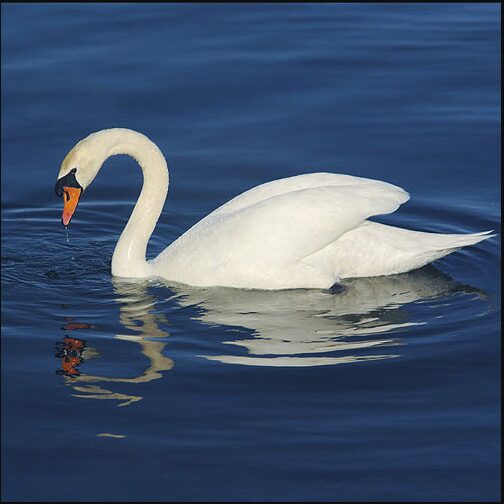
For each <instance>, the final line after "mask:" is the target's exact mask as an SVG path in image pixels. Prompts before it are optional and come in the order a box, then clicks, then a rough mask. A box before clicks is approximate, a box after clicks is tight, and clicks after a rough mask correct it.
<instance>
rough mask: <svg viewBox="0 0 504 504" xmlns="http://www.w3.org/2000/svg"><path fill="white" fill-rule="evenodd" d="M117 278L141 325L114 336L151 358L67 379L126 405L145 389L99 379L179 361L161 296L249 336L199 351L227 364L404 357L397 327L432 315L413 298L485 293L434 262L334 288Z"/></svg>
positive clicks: (159, 371) (122, 301) (128, 315)
mask: <svg viewBox="0 0 504 504" xmlns="http://www.w3.org/2000/svg"><path fill="white" fill-rule="evenodd" d="M112 283H113V286H114V291H115V293H116V295H117V297H116V301H117V302H118V303H119V308H120V317H119V320H120V322H121V325H122V326H123V327H124V328H125V329H127V330H128V331H132V332H135V333H137V334H136V335H127V334H117V335H115V338H117V339H121V340H124V341H129V342H132V343H135V344H138V345H139V346H140V352H141V353H142V354H143V355H144V356H145V357H147V359H148V362H149V365H148V367H147V368H145V369H144V370H143V371H141V372H139V373H138V374H137V375H136V376H133V377H131V378H123V377H113V376H98V375H91V374H86V373H80V374H76V375H74V376H72V377H66V380H67V383H68V384H70V385H72V386H73V388H74V390H75V392H77V394H74V395H75V396H77V397H83V398H90V399H115V400H118V401H122V402H121V403H120V404H119V406H127V405H129V404H132V403H133V402H136V401H139V400H141V399H142V396H141V395H138V393H136V394H135V395H130V394H124V393H119V392H113V391H111V390H108V389H106V388H102V387H101V386H99V385H97V383H100V382H101V383H111V382H115V383H129V384H142V383H147V382H150V381H152V380H156V379H159V378H161V377H162V376H163V372H165V371H169V370H170V369H172V367H173V361H172V359H170V358H168V357H165V356H164V349H165V346H166V344H167V343H166V341H165V338H166V337H167V336H168V333H167V332H166V331H164V330H163V329H162V328H161V327H160V326H163V325H166V324H167V323H168V321H167V320H166V318H165V316H164V315H163V314H159V313H155V311H156V312H159V302H160V301H166V302H169V303H173V302H175V303H177V304H178V305H179V306H182V307H189V306H192V307H195V308H196V310H195V311H196V313H197V315H196V316H194V317H193V318H194V319H195V320H198V321H200V322H202V323H204V324H206V325H210V326H213V327H214V328H215V327H220V328H222V330H223V333H224V334H225V335H226V336H227V335H229V334H231V333H232V334H239V335H240V336H243V337H239V338H237V339H235V340H231V341H223V343H224V344H225V345H226V348H227V349H229V352H228V353H223V354H221V355H200V356H201V357H202V358H205V359H208V360H211V361H218V362H221V363H226V364H240V365H247V366H277V367H278V366H280V367H287V366H322V365H334V364H343V363H353V362H362V361H371V360H378V359H388V358H394V357H398V356H399V355H400V353H399V349H400V346H401V345H403V344H404V341H403V340H402V339H401V338H399V337H397V336H394V334H396V333H397V332H399V331H404V329H408V330H409V329H410V328H413V327H415V326H418V325H421V324H426V323H428V321H421V322H418V321H417V322H415V321H412V320H411V314H410V310H409V309H408V305H410V304H411V303H420V302H429V301H432V300H435V299H440V298H441V299H443V300H447V299H448V298H450V297H451V296H453V295H455V294H459V293H471V294H476V295H477V296H478V297H486V294H485V293H484V292H483V291H481V290H478V289H475V288H473V287H470V286H467V285H463V284H461V283H459V282H456V281H454V280H452V279H451V278H450V277H449V276H448V275H445V274H444V273H442V272H440V271H439V270H437V269H436V268H435V267H433V266H427V267H425V268H422V269H420V270H417V271H413V272H410V273H404V274H401V275H394V276H388V277H374V278H359V279H354V280H348V281H346V282H345V284H344V286H343V289H342V290H341V292H338V293H335V294H332V293H331V292H328V291H323V290H314V289H313V290H308V289H296V290H283V291H260V290H243V289H230V288H216V287H214V288H194V287H188V286H185V285H173V284H169V285H168V284H165V283H164V282H162V281H160V280H156V281H133V280H120V279H116V278H113V279H112ZM151 286H157V287H159V286H164V287H168V289H169V290H170V292H171V293H172V295H171V296H170V297H168V298H167V299H159V298H156V297H155V296H153V295H152V294H149V293H148V290H149V287H151ZM156 306H157V309H156ZM214 331H215V329H214ZM160 338H161V339H160ZM156 340H157V341H156ZM377 348H379V349H380V350H379V351H378V353H377V352H376V349H377ZM233 349H234V350H233ZM84 353H85V357H86V359H90V358H96V357H99V356H100V355H99V353H98V352H97V351H96V350H94V349H91V348H86V350H85V352H84ZM110 369H112V370H113V366H111V367H110Z"/></svg>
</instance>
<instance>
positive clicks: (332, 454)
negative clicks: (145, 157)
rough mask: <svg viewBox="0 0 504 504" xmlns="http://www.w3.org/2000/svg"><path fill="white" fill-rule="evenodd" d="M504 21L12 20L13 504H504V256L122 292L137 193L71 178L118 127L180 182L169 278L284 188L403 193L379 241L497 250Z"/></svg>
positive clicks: (210, 14)
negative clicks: (258, 283)
mask: <svg viewBox="0 0 504 504" xmlns="http://www.w3.org/2000/svg"><path fill="white" fill-rule="evenodd" d="M500 71H501V70H500V6H499V5H498V4H481V5H480V4H443V5H436V4H404V5H400V4H384V5H377V4H374V5H373V4H276V5H267V4H255V5H254V4H234V5H225V4H220V5H211V4H200V5H192V4H178V5H177V4H102V5H99V4H46V5H36V4H31V5H23V4H2V192H1V194H2V499H4V500H12V501H22V500H39V501H77V500H81V501H85V500H91V501H99V500H105V501H113V500H119V501H120V500H122V501H144V500H146V501H147V500H154V501H176V500H185V501H195V500H217V501H233V500H238V501H245V500H255V501H267V500H273V501H301V500H305V501H366V500H370V501H402V500H406V501H422V500H429V501H432V500H441V501H460V500H472V501H483V500H498V499H499V498H500V399H501V397H500V234H499V236H498V237H495V238H492V239H490V240H487V241H485V242H482V243H480V244H478V245H476V246H472V247H468V248H465V249H463V250H460V251H458V252H456V253H454V254H451V255H449V256H447V257H445V258H443V259H442V260H440V261H438V262H436V263H435V264H434V265H432V266H429V267H426V268H423V269H421V270H418V271H414V272H410V273H407V274H403V275H397V276H390V277H382V278H373V279H359V280H348V281H347V282H345V290H344V291H342V292H340V293H336V294H330V293H328V292H325V291H319V290H293V291H283V292H261V291H246V290H233V289H223V288H220V289H219V288H207V289H201V288H200V289H198V288H191V287H186V286H182V285H169V284H165V283H163V282H161V281H155V280H152V281H145V282H125V281H120V280H118V279H113V278H111V276H110V259H111V255H112V252H113V249H114V245H115V243H116V241H117V238H118V236H119V234H120V232H121V230H122V229H123V227H124V225H125V223H126V221H127V219H128V216H129V214H130V212H131V209H132V207H133V204H134V203H135V201H136V198H137V196H138V193H139V189H140V185H141V172H140V170H139V169H138V167H137V166H136V165H135V162H134V161H133V160H132V159H130V158H128V157H125V156H118V157H115V158H112V159H110V160H108V161H107V162H106V164H105V166H104V168H103V170H102V171H101V172H100V174H99V176H98V177H97V178H96V180H95V181H94V183H93V185H92V187H91V188H89V189H88V190H87V191H86V193H85V195H84V196H83V198H82V201H81V203H80V204H79V208H78V210H77V213H76V215H75V217H74V219H73V221H72V224H71V226H70V228H69V234H68V242H67V238H66V235H65V231H64V228H63V227H62V226H61V223H60V217H61V207H62V202H61V200H60V199H58V198H56V196H55V195H54V184H55V182H56V177H57V173H58V170H59V165H60V163H61V161H62V159H63V157H64V156H65V154H66V153H67V152H68V150H69V149H70V148H71V147H72V146H73V145H74V144H75V143H76V142H77V141H78V140H80V139H81V138H83V137H85V136H86V135H88V134H89V133H91V132H93V131H96V130H99V129H102V128H108V127H129V128H132V129H135V130H138V131H141V132H143V133H145V134H147V135H148V136H149V137H150V138H152V140H153V141H155V142H156V143H157V144H158V145H159V147H160V148H161V150H162V151H163V152H164V154H165V155H166V157H167V160H168V163H169V166H170V191H169V197H168V201H167V203H166V206H165V211H164V213H163V215H162V217H161V219H160V222H159V224H158V226H157V228H156V230H155V233H154V236H153V238H152V239H151V242H150V246H149V250H148V256H149V257H154V256H155V255H156V254H157V253H159V252H160V251H161V250H163V249H164V248H165V247H166V246H167V245H168V244H169V243H170V242H171V241H173V240H174V239H175V238H176V237H177V236H179V235H180V234H181V233H183V232H184V231H185V230H187V229H188V228H189V227H190V226H191V225H192V224H193V223H195V222H197V221H198V220H199V219H201V218H202V217H203V216H205V215H206V214H207V213H209V212H210V211H211V210H213V209H214V208H216V207H217V206H219V205H220V204H222V203H224V202H225V201H227V200H228V199H230V198H232V197H233V196H235V195H237V194H239V193H240V192H242V191H244V190H247V189H249V188H251V187H253V186H255V185H258V184H260V183H263V182H266V181H269V180H273V179H276V178H281V177H286V176H291V175H296V174H300V173H305V172H313V171H332V172H335V173H349V174H352V175H358V176H364V177H370V178H377V179H380V180H385V181H387V182H391V183H394V184H397V185H399V186H401V187H404V188H405V189H406V190H407V191H408V192H410V193H411V196H412V198H411V200H410V201H409V202H408V203H407V204H405V205H404V206H403V207H401V208H400V209H399V210H398V211H397V212H396V213H394V214H391V215H388V216H383V217H377V218H376V219H375V220H377V221H380V222H385V223H389V224H393V225H398V226H403V227H407V228H410V229H417V230H424V231H434V232H436V231H437V232H477V231H484V230H489V229H495V230H496V231H497V232H498V233H500Z"/></svg>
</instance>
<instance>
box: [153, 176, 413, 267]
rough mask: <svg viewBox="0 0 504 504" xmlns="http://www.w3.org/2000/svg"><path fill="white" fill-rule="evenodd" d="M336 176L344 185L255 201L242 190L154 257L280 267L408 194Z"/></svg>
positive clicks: (383, 211)
mask: <svg viewBox="0 0 504 504" xmlns="http://www.w3.org/2000/svg"><path fill="white" fill-rule="evenodd" d="M312 175H331V174H312ZM305 177H306V176H305ZM340 177H344V178H346V180H345V181H344V182H346V184H344V185H339V186H338V185H324V186H318V187H309V188H302V189H294V190H290V191H287V192H286V191H284V192H283V193H280V194H277V195H274V196H270V197H263V198H262V199H261V198H260V197H258V195H259V196H265V192H268V190H266V191H265V192H263V193H262V194H261V193H260V191H259V193H256V194H255V195H253V196H254V197H255V203H250V199H251V198H250V195H249V199H248V200H247V193H244V194H242V195H240V196H239V197H238V198H235V200H231V201H230V202H229V203H227V204H226V205H223V206H222V207H220V208H219V209H217V210H216V211H214V212H212V213H211V214H210V215H208V216H207V217H206V218H205V219H203V220H202V221H200V222H199V223H197V224H196V225H195V226H193V227H192V228H191V229H190V230H189V231H187V232H186V233H185V234H184V235H182V236H181V237H180V238H179V239H178V240H176V241H175V242H174V243H173V244H172V245H170V247H168V249H166V250H165V252H163V254H161V255H160V256H159V257H158V258H157V259H156V260H164V259H168V257H167V255H171V256H172V257H173V256H177V255H180V256H182V255H183V256H184V261H183V262H184V263H185V264H187V263H188V262H189V263H191V262H192V261H194V262H193V264H194V267H195V268H198V265H205V268H212V267H222V266H224V265H226V266H227V267H230V266H231V264H237V265H243V267H244V268H256V269H257V268H263V267H264V268H266V267H268V268H270V267H281V266H282V264H287V263H289V262H292V261H296V260H300V259H302V258H303V257H306V256H307V255H310V254H313V253H314V252H316V251H318V250H320V249H322V248H323V247H325V246H326V245H328V244H329V243H331V242H333V241H334V240H336V239H337V238H338V237H339V236H341V235H342V234H343V233H345V232H346V231H348V230H350V229H353V228H354V227H356V226H358V225H359V224H360V223H361V222H362V221H364V220H365V219H366V218H368V217H370V216H372V215H378V214H386V213H391V212H394V211H395V210H396V209H397V208H398V207H399V205H400V204H401V203H403V202H405V201H407V200H408V198H409V195H408V194H407V193H406V192H405V191H403V190H402V189H401V188H399V187H396V186H393V185H391V184H387V183H384V182H379V181H373V180H368V179H358V180H359V182H357V183H355V184H351V183H350V182H351V181H350V180H349V179H356V178H357V177H350V176H340ZM347 177H348V178H347ZM293 178H294V179H295V178H296V177H293ZM333 180H334V179H333ZM278 182H282V184H280V185H279V186H278V187H277V188H273V189H274V190H273V191H271V189H272V188H271V187H270V188H269V190H270V192H269V194H271V193H272V192H275V190H276V191H280V190H281V189H286V186H291V187H292V186H294V187H295V185H296V181H293V180H292V179H284V180H283V181H278ZM297 182H299V181H297ZM313 182H315V180H313ZM326 183H327V182H326ZM261 187H262V186H259V187H258V188H255V189H254V190H255V191H257V190H258V189H260V188H261ZM266 189H268V188H266ZM263 190H264V189H263ZM247 203H249V204H247Z"/></svg>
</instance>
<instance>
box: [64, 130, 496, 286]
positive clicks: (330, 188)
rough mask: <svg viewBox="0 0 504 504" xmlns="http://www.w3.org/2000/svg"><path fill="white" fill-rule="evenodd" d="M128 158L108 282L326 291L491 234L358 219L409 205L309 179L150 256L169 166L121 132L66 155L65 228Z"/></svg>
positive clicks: (259, 191)
mask: <svg viewBox="0 0 504 504" xmlns="http://www.w3.org/2000/svg"><path fill="white" fill-rule="evenodd" d="M116 154H127V155H129V156H131V157H133V158H134V159H135V160H136V161H137V162H138V164H139V165H140V167H141V168H142V171H143V178H144V182H143V187H142V191H141V193H140V196H139V198H138V201H137V203H136V205H135V208H134V209H133V212H132V214H131V217H130V219H129V221H128V223H127V225H126V227H125V228H124V230H123V232H122V234H121V236H120V238H119V241H118V242H117V245H116V247H115V250H114V254H113V256H112V275H114V276H118V277H131V278H145V277H162V278H164V279H167V280H172V281H175V282H180V283H183V284H189V285H194V286H227V287H237V288H256V289H286V288H323V289H326V288H330V287H331V286H332V285H333V284H334V283H335V282H337V281H338V280H340V279H342V278H349V277H370V276H381V275H390V274H395V273H402V272H406V271H409V270H412V269H416V268H420V267H421V266H424V265H425V264H427V263H429V262H431V261H434V260H435V259H439V258H440V257H443V256H445V255H447V254H449V253H450V252H453V251H454V250H457V249H458V248H460V247H463V246H465V245H472V244H474V243H478V242H480V241H482V240H485V239H486V238H490V237H491V236H495V235H489V234H488V233H489V232H490V231H486V232H483V233H473V234H437V233H424V232H418V231H410V230H407V229H401V228H397V227H392V226H387V225H385V224H379V223H376V222H371V221H368V220H366V219H367V218H368V217H371V216H373V215H380V214H388V213H391V212H394V211H395V210H397V208H398V207H399V205H401V204H402V203H404V202H406V201H407V200H408V199H409V194H408V193H407V192H406V191H404V190H403V189H401V188H400V187H397V186H394V185H392V184H389V183H386V182H382V181H379V180H371V179H366V178H361V177H353V176H350V175H340V174H333V173H308V174H305V175H297V176H295V177H289V178H284V179H280V180H274V181H272V182H268V183H266V184H261V185H259V186H257V187H254V188H253V189H250V190H248V191H245V192H244V193H242V194H240V195H239V196H236V197H235V198H233V199H232V200H230V201H228V202H227V203H225V204H224V205H222V206H220V207H219V208H217V209H216V210H214V211H213V212H211V213H210V214H209V215H207V216H206V217H205V218H203V219H202V220H201V221H200V222H198V223H197V224H195V225H194V226H193V227H192V228H190V229H189V230H188V231H186V232H185V233H184V234H183V235H182V236H181V237H180V238H178V239H177V240H175V241H174V242H173V243H171V244H170V245H169V246H168V247H167V248H166V249H165V250H164V251H163V252H161V253H160V254H159V255H158V256H157V257H156V258H155V259H152V260H149V261H147V260H146V258H145V253H146V249H147V243H148V241H149V238H150V236H151V234H152V232H153V230H154V227H155V225H156V222H157V220H158V218H159V216H160V214H161V210H162V208H163V205H164V202H165V199H166V195H167V192H168V167H167V164H166V160H165V158H164V156H163V154H162V153H161V151H160V150H159V148H158V147H157V146H156V145H155V144H154V143H153V142H152V141H151V140H149V139H148V138H147V137H146V136H145V135H142V134H141V133H138V132H136V131H133V130H130V129H124V128H112V129H105V130H101V131H98V132H96V133H92V134H91V135H89V136H88V137H86V138H84V139H83V140H81V141H80V142H79V143H77V145H75V147H73V149H72V150H70V152H69V153H68V154H67V156H66V157H65V159H64V160H63V163H62V164H61V168H60V171H59V174H58V181H57V182H56V194H57V195H58V196H60V197H61V196H63V199H64V209H63V216H62V223H63V225H64V226H68V224H69V223H70V220H71V219H72V216H73V214H74V212H75V209H76V208H77V204H78V202H79V198H80V196H81V194H82V192H83V191H85V190H86V188H87V187H88V186H89V185H90V184H91V182H92V181H93V179H94V178H95V176H96V174H97V173H98V172H99V170H100V168H101V166H102V165H103V163H104V161H105V160H106V159H107V158H108V157H110V156H114V155H116Z"/></svg>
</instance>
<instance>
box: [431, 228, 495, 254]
mask: <svg viewBox="0 0 504 504" xmlns="http://www.w3.org/2000/svg"><path fill="white" fill-rule="evenodd" d="M492 231H493V229H492V230H490V231H482V232H480V233H467V234H437V233H432V243H430V244H429V248H430V250H433V251H446V253H447V254H448V253H450V252H453V251H454V249H459V248H461V247H466V246H468V245H475V244H476V243H479V242H481V241H483V240H486V239H488V238H493V237H494V236H497V234H495V233H494V234H491V233H492Z"/></svg>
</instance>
